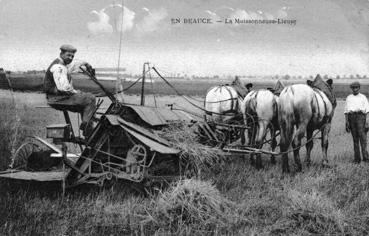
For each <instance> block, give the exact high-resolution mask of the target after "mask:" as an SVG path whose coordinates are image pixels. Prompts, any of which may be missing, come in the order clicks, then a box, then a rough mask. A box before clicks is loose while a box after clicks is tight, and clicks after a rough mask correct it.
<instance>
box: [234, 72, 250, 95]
mask: <svg viewBox="0 0 369 236" xmlns="http://www.w3.org/2000/svg"><path fill="white" fill-rule="evenodd" d="M231 86H232V87H233V88H234V89H235V90H236V91H237V93H238V95H239V96H241V97H243V98H244V97H245V96H246V94H247V89H246V86H245V83H244V82H243V81H241V80H240V78H239V77H238V76H236V78H235V79H234V80H233V82H232V84H231Z"/></svg>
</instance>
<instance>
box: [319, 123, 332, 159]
mask: <svg viewBox="0 0 369 236" xmlns="http://www.w3.org/2000/svg"><path fill="white" fill-rule="evenodd" d="M330 130H331V124H330V123H326V124H325V125H324V128H323V129H322V131H321V132H322V152H323V161H322V165H323V166H327V165H328V155H327V152H328V134H329V131H330Z"/></svg>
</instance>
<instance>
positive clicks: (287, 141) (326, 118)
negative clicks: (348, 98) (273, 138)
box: [278, 75, 336, 172]
mask: <svg viewBox="0 0 369 236" xmlns="http://www.w3.org/2000/svg"><path fill="white" fill-rule="evenodd" d="M310 85H311V86H308V85H305V84H296V85H291V86H288V87H286V88H284V89H283V90H282V92H281V94H280V96H279V100H278V120H279V126H280V129H281V142H280V149H281V152H282V153H283V155H282V169H283V172H289V165H288V150H289V147H290V145H291V143H292V147H293V154H294V160H295V164H296V166H297V171H301V170H302V165H301V161H300V156H299V151H300V146H301V139H302V138H303V137H304V135H305V132H307V137H306V138H307V143H306V163H307V165H310V153H311V150H312V148H313V144H314V143H313V131H314V130H316V129H319V130H320V131H321V135H322V136H321V138H322V142H321V145H322V151H323V164H326V163H328V157H327V150H328V134H329V131H330V128H331V121H332V117H333V114H334V109H335V107H336V99H335V97H334V94H333V91H332V88H331V87H330V86H329V85H328V84H327V83H326V82H324V81H323V80H322V79H321V78H320V76H319V75H318V76H317V77H316V78H315V80H314V82H311V83H310ZM295 127H296V131H295V134H294V128H295ZM293 135H294V136H293Z"/></svg>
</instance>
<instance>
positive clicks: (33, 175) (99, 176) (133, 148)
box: [0, 71, 192, 187]
mask: <svg viewBox="0 0 369 236" xmlns="http://www.w3.org/2000/svg"><path fill="white" fill-rule="evenodd" d="M84 73H87V74H88V75H89V76H90V78H91V79H92V80H93V81H94V82H96V83H97V84H98V85H99V86H100V87H101V89H102V90H103V91H104V92H105V93H106V95H107V97H109V98H110V100H111V104H110V106H109V107H108V108H107V110H106V111H105V112H104V113H103V114H102V115H101V117H100V118H99V122H98V124H97V126H96V127H95V128H94V130H93V132H92V133H91V135H90V136H88V137H85V140H84V141H82V139H80V138H78V137H75V135H74V133H73V129H72V125H71V122H70V119H69V116H68V113H67V112H64V115H65V116H66V117H65V118H66V124H58V125H51V126H48V127H47V137H48V138H52V139H53V141H54V143H57V144H61V145H62V149H59V148H58V147H57V146H55V145H54V144H51V143H49V142H47V141H46V140H43V139H41V138H39V137H33V139H32V140H31V141H29V142H27V143H25V144H23V145H22V146H20V147H19V149H18V150H17V152H16V153H15V155H14V156H13V161H12V164H11V167H12V168H11V169H8V170H6V171H3V172H1V173H0V177H1V178H11V179H22V180H34V181H62V182H63V186H65V187H73V186H77V185H80V184H84V183H89V184H97V185H100V186H102V185H103V184H104V182H105V181H106V180H112V179H113V180H126V181H130V182H136V183H144V182H147V181H148V182H152V181H163V180H164V181H165V180H168V179H173V178H177V177H178V176H180V174H181V160H180V155H179V154H180V152H181V150H178V149H176V148H173V147H172V145H171V144H170V143H169V141H167V140H165V139H163V138H161V137H159V136H158V135H157V131H158V130H161V129H162V128H164V127H167V126H168V125H170V124H178V123H180V122H191V120H192V117H191V116H189V115H188V114H185V113H184V112H182V111H175V110H169V109H166V108H156V107H145V106H138V105H131V104H124V103H121V102H119V101H118V100H117V99H115V97H114V96H113V95H112V94H111V93H109V92H108V91H106V90H105V89H104V87H103V86H101V84H100V83H99V82H98V81H97V79H96V78H95V77H94V75H91V74H89V73H88V72H86V71H84ZM98 105H99V106H100V105H101V102H100V103H98ZM66 142H71V143H78V144H79V145H80V147H81V153H80V154H70V153H67V150H66V144H65V143H66ZM40 162H44V163H45V165H44V166H38V165H37V164H36V165H35V163H40ZM65 167H67V169H64V168H65Z"/></svg>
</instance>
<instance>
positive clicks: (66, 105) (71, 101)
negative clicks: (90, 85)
mask: <svg viewBox="0 0 369 236" xmlns="http://www.w3.org/2000/svg"><path fill="white" fill-rule="evenodd" d="M47 103H48V104H49V106H51V107H53V108H55V109H58V110H67V111H72V112H78V113H80V114H81V116H82V124H85V125H86V124H87V123H88V121H90V119H91V118H92V116H93V115H94V112H95V110H96V98H95V96H94V95H93V94H91V93H82V92H81V93H75V94H71V95H50V94H49V95H47Z"/></svg>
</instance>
